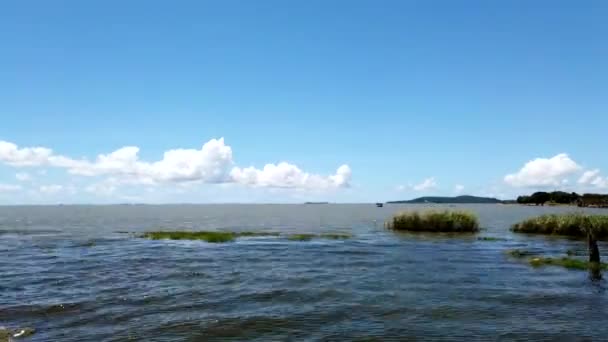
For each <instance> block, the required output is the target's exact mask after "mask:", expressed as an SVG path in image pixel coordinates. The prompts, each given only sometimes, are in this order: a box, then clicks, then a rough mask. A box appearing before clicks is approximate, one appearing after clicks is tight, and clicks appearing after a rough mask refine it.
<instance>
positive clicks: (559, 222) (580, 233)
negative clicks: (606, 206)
mask: <svg viewBox="0 0 608 342" xmlns="http://www.w3.org/2000/svg"><path fill="white" fill-rule="evenodd" d="M511 230H512V231H513V232H516V233H528V234H545V235H563V236H572V237H581V238H582V237H586V236H587V235H588V233H589V232H591V233H593V234H594V236H595V238H597V239H606V238H608V215H588V214H581V213H567V214H547V215H542V216H537V217H532V218H529V219H526V220H524V221H522V222H519V223H516V224H514V225H513V226H512V227H511Z"/></svg>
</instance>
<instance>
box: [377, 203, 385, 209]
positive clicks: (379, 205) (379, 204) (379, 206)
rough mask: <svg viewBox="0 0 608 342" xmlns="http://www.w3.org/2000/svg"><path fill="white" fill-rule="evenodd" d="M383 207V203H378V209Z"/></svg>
mask: <svg viewBox="0 0 608 342" xmlns="http://www.w3.org/2000/svg"><path fill="white" fill-rule="evenodd" d="M383 206H384V204H382V203H376V207H378V208H382V207H383Z"/></svg>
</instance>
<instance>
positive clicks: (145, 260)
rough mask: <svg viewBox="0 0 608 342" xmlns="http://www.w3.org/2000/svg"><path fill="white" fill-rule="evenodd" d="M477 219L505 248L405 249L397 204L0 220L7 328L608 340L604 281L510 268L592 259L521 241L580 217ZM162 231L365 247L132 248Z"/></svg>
mask: <svg viewBox="0 0 608 342" xmlns="http://www.w3.org/2000/svg"><path fill="white" fill-rule="evenodd" d="M464 207H466V208H468V209H471V210H474V211H476V212H477V213H478V214H479V216H480V218H481V223H482V226H483V227H484V228H485V230H484V231H483V232H482V233H480V234H479V235H483V236H495V237H502V238H504V239H505V240H504V241H478V240H477V239H476V238H475V237H472V236H468V237H467V236H460V237H453V236H445V235H439V236H432V235H431V236H430V235H424V234H422V235H421V234H393V233H391V232H387V231H385V230H384V229H383V227H382V223H383V222H384V221H385V220H386V219H387V218H388V217H389V216H390V215H391V214H393V213H394V212H396V211H398V210H399V209H403V208H404V206H397V205H388V206H385V207H384V208H376V207H375V206H374V205H373V204H369V205H367V204H357V205H354V204H353V205H167V206H56V207H51V206H48V207H45V206H41V207H36V206H24V207H0V326H6V327H9V328H18V327H33V328H35V329H36V333H35V334H33V335H32V336H30V337H27V338H25V339H22V340H29V341H124V340H140V341H210V340H231V339H232V340H240V341H244V340H247V341H274V340H305V341H332V340H373V339H377V340H383V341H390V340H404V339H420V340H422V339H433V340H458V339H464V338H466V339H467V340H479V341H482V340H483V341H487V340H590V339H591V340H604V339H605V338H606V335H607V333H608V316H607V311H608V297H607V294H606V291H605V287H606V284H605V281H604V280H601V281H592V280H590V279H589V277H588V275H587V274H586V272H584V271H572V270H564V269H561V268H556V267H547V268H538V269H535V268H531V267H529V266H527V265H526V264H523V263H520V262H517V261H514V260H511V259H509V258H508V257H506V256H505V253H504V250H505V249H509V248H526V249H534V250H539V251H545V252H548V253H553V254H556V255H557V254H563V253H565V251H566V250H567V249H570V248H579V249H580V248H584V243H583V242H581V241H573V240H566V239H560V238H545V237H531V236H520V235H514V234H512V233H510V232H509V231H508V227H509V225H510V224H512V223H514V222H516V221H518V220H520V219H522V218H525V217H528V216H531V215H536V214H541V213H546V212H556V211H568V210H574V209H572V208H532V207H519V206H502V205H470V206H464ZM417 208H420V207H417ZM159 228H163V229H206V230H210V229H230V230H249V231H251V230H271V231H279V232H285V233H294V232H300V233H319V232H346V233H350V234H353V236H354V237H353V238H352V239H349V240H344V241H340V240H336V241H334V240H312V241H303V242H298V241H289V240H287V239H283V238H277V237H262V238H260V237H256V238H243V239H239V240H237V241H236V242H234V243H226V244H208V243H205V242H198V241H151V240H146V239H139V238H136V237H134V236H133V235H130V234H125V233H124V232H125V231H128V232H141V231H145V230H152V229H159ZM600 249H601V250H606V249H605V246H604V245H602V246H600Z"/></svg>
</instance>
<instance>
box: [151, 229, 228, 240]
mask: <svg viewBox="0 0 608 342" xmlns="http://www.w3.org/2000/svg"><path fill="white" fill-rule="evenodd" d="M143 237H145V238H148V239H152V240H203V241H207V242H212V243H221V242H231V241H234V239H235V238H236V234H235V233H231V232H204V231H203V232H184V231H175V232H173V231H158V232H147V233H144V234H143Z"/></svg>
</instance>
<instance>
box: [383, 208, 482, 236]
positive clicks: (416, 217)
mask: <svg viewBox="0 0 608 342" xmlns="http://www.w3.org/2000/svg"><path fill="white" fill-rule="evenodd" d="M386 226H387V228H389V229H392V230H396V231H412V232H442V233H475V232H478V231H479V220H478V219H477V216H476V215H475V214H474V213H473V212H470V211H465V210H421V211H404V212H401V213H399V214H397V215H395V216H394V217H393V218H392V219H391V220H390V221H389V222H387V223H386Z"/></svg>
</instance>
